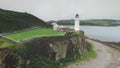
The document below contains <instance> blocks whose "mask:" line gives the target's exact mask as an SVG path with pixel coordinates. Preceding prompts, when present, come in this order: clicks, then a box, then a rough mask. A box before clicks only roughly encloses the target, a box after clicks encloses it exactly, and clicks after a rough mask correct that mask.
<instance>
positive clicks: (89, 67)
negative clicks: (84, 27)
mask: <svg viewBox="0 0 120 68" xmlns="http://www.w3.org/2000/svg"><path fill="white" fill-rule="evenodd" d="M87 41H89V42H90V43H92V44H93V45H94V49H95V51H96V52H97V54H98V55H97V58H95V59H92V60H90V61H82V62H81V63H80V64H78V65H76V64H71V65H69V66H68V68H120V52H119V51H117V50H115V49H113V48H110V47H108V46H106V45H104V44H101V43H99V42H96V41H92V40H87Z"/></svg>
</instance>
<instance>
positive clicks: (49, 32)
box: [7, 28, 64, 40]
mask: <svg viewBox="0 0 120 68" xmlns="http://www.w3.org/2000/svg"><path fill="white" fill-rule="evenodd" d="M63 34H64V32H59V31H54V30H53V29H50V28H36V29H32V30H27V31H23V32H20V33H15V34H10V35H7V37H9V38H12V39H15V40H23V39H26V38H31V37H42V36H57V35H63Z"/></svg>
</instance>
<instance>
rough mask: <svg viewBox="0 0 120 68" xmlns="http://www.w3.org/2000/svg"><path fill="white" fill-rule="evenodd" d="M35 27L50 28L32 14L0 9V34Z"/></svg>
mask: <svg viewBox="0 0 120 68" xmlns="http://www.w3.org/2000/svg"><path fill="white" fill-rule="evenodd" d="M36 26H40V27H50V25H48V24H47V23H46V22H44V21H43V20H41V19H39V18H37V17H35V16H33V15H32V14H29V13H26V12H25V13H22V12H15V11H9V10H3V9H0V33H2V32H12V31H17V30H21V29H26V28H31V27H36Z"/></svg>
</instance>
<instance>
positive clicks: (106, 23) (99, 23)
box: [48, 19, 120, 26]
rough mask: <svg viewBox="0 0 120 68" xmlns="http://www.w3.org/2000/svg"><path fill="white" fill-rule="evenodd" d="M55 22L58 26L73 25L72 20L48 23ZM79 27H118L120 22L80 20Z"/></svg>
mask: <svg viewBox="0 0 120 68" xmlns="http://www.w3.org/2000/svg"><path fill="white" fill-rule="evenodd" d="M52 22H57V23H58V24H60V25H74V20H73V19H71V20H59V21H49V22H48V23H52ZM80 24H81V25H91V26H118V25H120V20H112V19H93V20H80Z"/></svg>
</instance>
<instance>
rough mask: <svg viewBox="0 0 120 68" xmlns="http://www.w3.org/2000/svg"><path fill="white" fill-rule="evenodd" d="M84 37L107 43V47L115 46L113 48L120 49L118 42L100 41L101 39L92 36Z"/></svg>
mask: <svg viewBox="0 0 120 68" xmlns="http://www.w3.org/2000/svg"><path fill="white" fill-rule="evenodd" d="M85 38H86V39H90V40H93V41H96V42H99V43H102V44H104V45H107V46H109V47H112V48H115V49H118V50H120V46H119V45H120V42H107V41H101V40H97V39H94V38H90V37H87V36H85Z"/></svg>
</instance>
